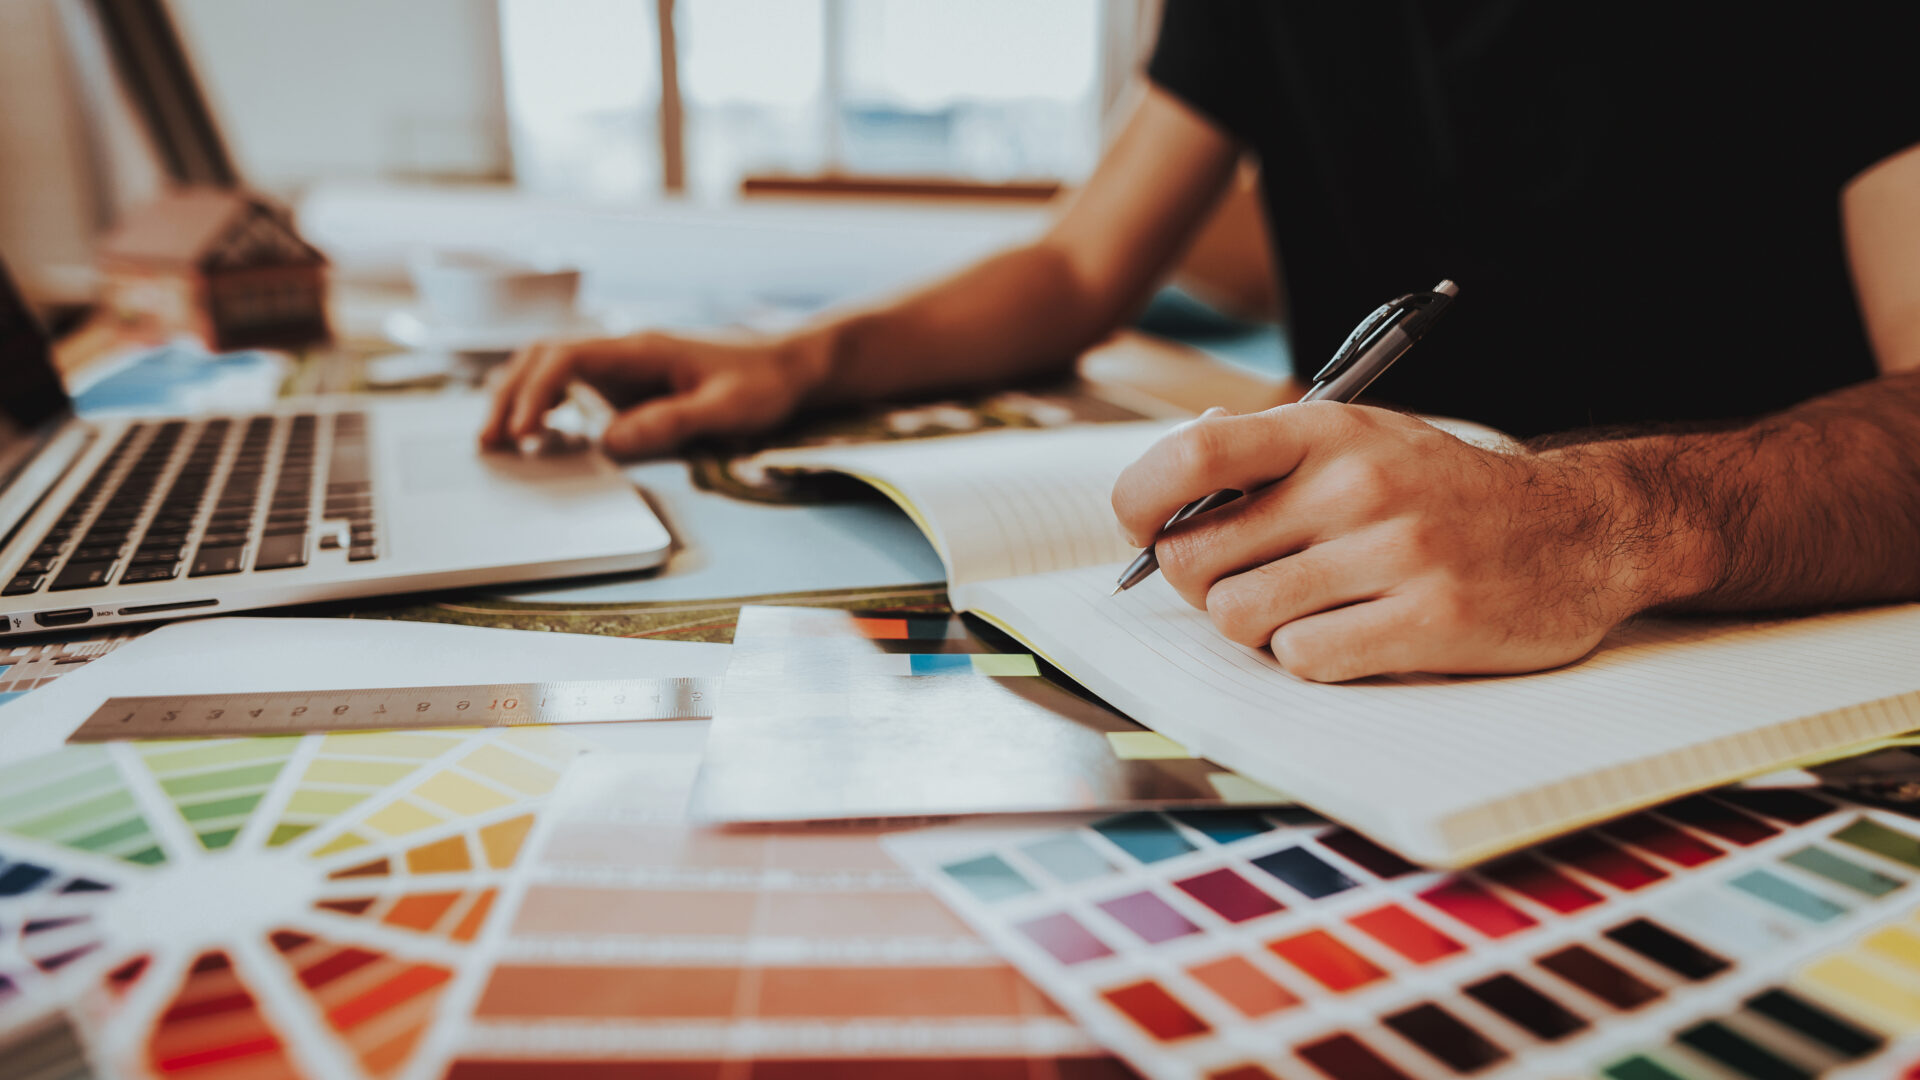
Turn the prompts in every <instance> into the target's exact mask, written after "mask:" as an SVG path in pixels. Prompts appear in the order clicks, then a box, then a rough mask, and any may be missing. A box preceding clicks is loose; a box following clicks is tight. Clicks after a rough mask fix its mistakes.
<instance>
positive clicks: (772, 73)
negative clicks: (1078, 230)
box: [500, 0, 1106, 198]
mask: <svg viewBox="0 0 1920 1080" xmlns="http://www.w3.org/2000/svg"><path fill="white" fill-rule="evenodd" d="M500 4H501V49H502V55H503V58H504V62H505V72H506V92H507V104H508V113H509V117H510V120H511V126H512V137H513V147H514V161H515V169H516V173H517V175H518V177H519V180H520V182H521V184H522V185H524V186H526V187H528V188H531V189H533V190H537V191H542V192H548V193H554V194H567V195H590V196H599V197H615V198H637V197H641V196H644V195H647V194H650V193H651V192H654V191H658V190H660V188H661V186H662V183H663V179H664V176H665V174H664V173H663V171H662V167H661V161H662V159H663V157H664V156H665V153H666V150H665V147H664V144H663V142H662V139H661V131H662V127H661V115H662V112H663V110H662V109H661V100H662V87H661V79H660V72H661V51H662V44H663V43H662V42H661V41H660V40H659V35H658V33H657V26H658V22H657V19H658V17H659V16H658V11H659V8H658V0H655V2H654V3H648V2H647V0H500ZM1105 6H1106V5H1103V4H1102V2H1101V0H1045V2H1043V3H1032V2H1030V0H676V2H675V3H674V4H673V5H672V8H673V11H674V18H673V34H672V36H671V38H670V39H669V40H668V41H667V42H665V43H664V44H665V45H666V47H667V48H668V49H669V50H671V56H672V59H673V60H674V67H675V69H676V70H677V72H678V78H677V86H676V87H674V88H673V89H674V90H675V91H677V97H678V102H677V105H678V107H679V108H680V109H681V111H682V115H683V116H684V120H685V122H684V127H682V128H680V129H679V130H680V131H681V132H683V134H682V135H681V136H680V137H681V139H682V140H683V143H682V145H681V146H680V147H679V152H680V154H681V157H682V159H683V160H684V161H685V162H686V163H687V164H686V168H687V177H686V182H687V186H688V187H689V188H691V189H692V190H694V191H696V192H699V193H701V194H706V195H726V194H729V193H731V192H733V191H736V190H738V188H739V185H740V181H741V179H742V178H743V177H746V176H751V175H757V174H774V175H788V176H803V177H805V176H819V175H852V176H859V177H915V178H941V179H952V180H963V181H965V180H975V181H985V182H993V181H1004V180H1038V181H1053V180H1067V181H1072V180H1077V179H1080V178H1082V177H1084V176H1085V175H1086V173H1087V172H1088V170H1090V169H1091V168H1092V166H1093V163H1094V160H1095V157H1096V156H1097V153H1098V149H1099V113H1100V104H1101V101H1100V98H1101V71H1100V67H1101V61H1100V57H1101V55H1102V50H1101V41H1102V38H1101V34H1102V25H1101V20H1102V16H1103V9H1104V7H1105ZM667 130H668V131H669V133H671V132H672V131H673V130H674V127H673V125H668V128H667ZM669 139H671V135H670V136H669Z"/></svg>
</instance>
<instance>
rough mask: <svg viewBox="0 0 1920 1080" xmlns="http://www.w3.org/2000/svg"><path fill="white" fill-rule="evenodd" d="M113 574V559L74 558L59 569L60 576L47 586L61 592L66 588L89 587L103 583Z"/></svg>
mask: <svg viewBox="0 0 1920 1080" xmlns="http://www.w3.org/2000/svg"><path fill="white" fill-rule="evenodd" d="M112 576H113V560H111V559H108V560H105V561H95V562H80V561H79V560H77V559H76V560H74V561H73V562H70V563H68V564H67V565H66V568H65V569H63V570H61V571H60V576H58V577H56V578H54V579H53V584H52V585H49V586H47V590H48V591H49V592H63V591H65V590H67V589H91V588H94V587H96V586H99V585H105V584H106V583H107V579H108V578H110V577H112Z"/></svg>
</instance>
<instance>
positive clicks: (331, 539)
mask: <svg viewBox="0 0 1920 1080" xmlns="http://www.w3.org/2000/svg"><path fill="white" fill-rule="evenodd" d="M339 549H340V534H339V533H321V534H320V550H321V551H338V550H339Z"/></svg>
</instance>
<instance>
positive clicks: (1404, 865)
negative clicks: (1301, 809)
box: [1319, 829, 1420, 878]
mask: <svg viewBox="0 0 1920 1080" xmlns="http://www.w3.org/2000/svg"><path fill="white" fill-rule="evenodd" d="M1319 840H1320V843H1322V844H1324V845H1326V847H1327V848H1328V849H1329V850H1331V851H1335V852H1338V853H1339V854H1341V855H1344V856H1346V857H1347V859H1348V860H1349V861H1350V862H1353V863H1356V864H1358V865H1359V866H1360V867H1361V868H1363V869H1365V870H1366V871H1367V872H1368V873H1370V874H1372V875H1374V876H1375V877H1382V878H1397V877H1404V876H1406V875H1407V874H1411V873H1413V872H1414V871H1416V870H1418V869H1420V868H1419V867H1418V866H1415V865H1413V864H1412V863H1410V862H1408V861H1407V860H1405V859H1403V858H1401V857H1400V856H1398V855H1395V854H1394V853H1393V852H1391V851H1388V850H1387V849H1386V848H1383V847H1381V846H1380V845H1379V844H1376V843H1374V842H1373V841H1371V840H1369V839H1367V838H1366V837H1364V836H1361V835H1360V834H1359V833H1357V832H1354V831H1353V830H1352V829H1335V830H1333V831H1332V832H1330V833H1322V834H1320V837H1319Z"/></svg>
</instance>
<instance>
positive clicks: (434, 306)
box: [412, 250, 580, 328]
mask: <svg viewBox="0 0 1920 1080" xmlns="http://www.w3.org/2000/svg"><path fill="white" fill-rule="evenodd" d="M412 270H413V286H414V289H415V290H416V291H417V292H418V293H419V294H420V300H421V303H422V305H423V306H424V308H425V309H426V310H425V313H426V314H427V315H428V316H429V317H430V318H431V319H432V320H433V321H434V322H436V323H438V324H440V325H442V326H447V327H466V328H482V327H527V328H539V327H545V326H564V325H566V324H567V323H568V322H569V321H571V320H572V319H573V317H574V302H575V300H576V298H577V297H578V296H579V293H580V271H579V270H577V269H573V268H570V267H566V268H553V267H541V266H536V265H534V264H532V263H529V262H525V261H523V260H519V259H515V258H512V257H511V256H505V255H500V254H496V253H492V252H485V251H454V250H448V251H429V252H421V253H419V254H418V255H416V256H415V257H414V258H413V260H412Z"/></svg>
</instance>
